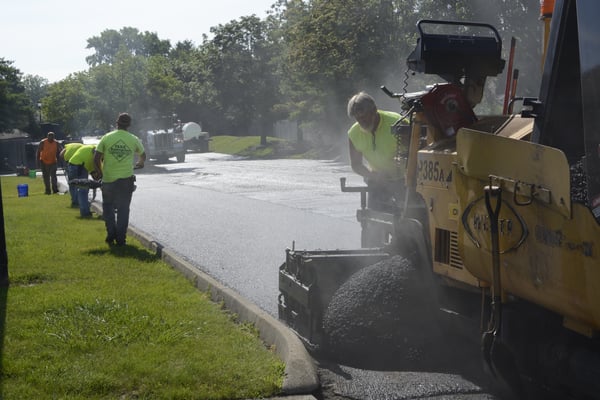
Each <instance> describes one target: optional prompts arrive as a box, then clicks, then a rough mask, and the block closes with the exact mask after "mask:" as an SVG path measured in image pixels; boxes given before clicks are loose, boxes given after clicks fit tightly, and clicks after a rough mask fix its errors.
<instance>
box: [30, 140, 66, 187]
mask: <svg viewBox="0 0 600 400" xmlns="http://www.w3.org/2000/svg"><path fill="white" fill-rule="evenodd" d="M61 151H62V148H61V146H60V144H59V143H58V142H57V141H56V140H54V132H48V135H47V137H46V138H45V139H42V141H40V144H39V145H38V148H37V151H36V153H35V159H36V164H37V166H38V168H41V170H42V177H43V178H44V186H45V187H46V191H45V193H46V194H52V193H58V180H57V179H56V169H57V162H58V154H59V153H60V152H61Z"/></svg>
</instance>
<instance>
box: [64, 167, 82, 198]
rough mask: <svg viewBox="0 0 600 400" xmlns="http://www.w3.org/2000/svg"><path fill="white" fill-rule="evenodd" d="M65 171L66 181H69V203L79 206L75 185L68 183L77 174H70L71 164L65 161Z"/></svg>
mask: <svg viewBox="0 0 600 400" xmlns="http://www.w3.org/2000/svg"><path fill="white" fill-rule="evenodd" d="M65 172H66V173H67V182H69V194H70V195H71V205H72V206H79V200H78V199H77V186H75V185H71V183H70V181H71V179H76V178H77V176H75V175H73V176H71V174H72V171H71V164H69V163H67V169H66V171H65Z"/></svg>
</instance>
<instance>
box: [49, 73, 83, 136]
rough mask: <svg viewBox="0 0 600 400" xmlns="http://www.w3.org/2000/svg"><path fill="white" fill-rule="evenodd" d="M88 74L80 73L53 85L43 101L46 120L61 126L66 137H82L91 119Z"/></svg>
mask: <svg viewBox="0 0 600 400" xmlns="http://www.w3.org/2000/svg"><path fill="white" fill-rule="evenodd" d="M86 81H87V74H86V73H83V72H80V73H76V74H71V75H69V76H68V77H67V78H65V79H63V80H61V81H59V82H56V83H53V84H51V85H50V86H49V87H48V92H47V96H46V97H45V98H44V101H43V103H42V104H43V110H44V116H45V118H46V120H48V121H52V122H54V123H58V124H60V126H61V128H62V130H63V132H64V133H65V134H66V135H71V136H80V134H81V133H82V131H84V130H85V129H86V127H87V125H88V122H89V121H90V119H91V113H90V111H89V110H90V109H89V107H88V104H89V100H88V98H89V92H88V90H86Z"/></svg>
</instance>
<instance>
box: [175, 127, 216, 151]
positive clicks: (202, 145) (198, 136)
mask: <svg viewBox="0 0 600 400" xmlns="http://www.w3.org/2000/svg"><path fill="white" fill-rule="evenodd" d="M177 130H179V131H180V132H181V133H182V134H183V141H184V145H185V150H186V151H188V152H198V153H206V152H208V151H209V148H208V144H209V143H210V135H209V134H208V132H203V131H202V126H201V125H200V124H198V123H196V122H186V123H181V122H178V124H177Z"/></svg>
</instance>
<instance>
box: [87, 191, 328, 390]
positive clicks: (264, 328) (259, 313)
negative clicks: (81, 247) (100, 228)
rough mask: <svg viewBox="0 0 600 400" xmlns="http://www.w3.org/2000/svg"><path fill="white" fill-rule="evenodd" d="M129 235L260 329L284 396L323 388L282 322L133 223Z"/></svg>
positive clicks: (99, 209)
mask: <svg viewBox="0 0 600 400" xmlns="http://www.w3.org/2000/svg"><path fill="white" fill-rule="evenodd" d="M92 207H93V209H94V211H95V212H96V213H97V214H98V215H102V207H101V205H99V204H98V202H94V203H92ZM128 234H129V235H130V236H132V237H135V238H136V239H137V240H139V241H140V243H141V244H142V245H143V246H144V247H146V248H147V249H149V250H151V251H153V252H155V253H156V255H157V256H159V257H160V258H161V259H162V260H163V261H164V262H165V263H167V264H169V265H170V266H171V267H172V268H174V269H175V270H177V271H179V272H180V273H181V274H183V275H184V276H185V277H186V278H187V279H189V280H190V281H191V282H193V283H194V286H195V287H196V288H197V289H199V290H201V291H203V292H206V293H209V294H210V297H211V300H212V301H214V302H216V303H222V304H223V306H224V307H225V308H226V309H227V310H229V311H230V312H232V313H235V314H236V315H237V317H238V319H239V320H240V321H243V322H249V323H252V324H253V325H254V326H255V327H256V329H257V330H258V332H259V336H260V338H261V340H262V341H263V342H264V343H266V344H267V345H269V346H273V347H274V350H275V353H276V354H277V355H278V357H279V358H280V359H281V360H282V361H283V362H284V363H285V376H284V380H283V384H282V393H281V394H282V395H310V394H311V393H314V392H315V390H316V389H318V388H319V378H318V374H317V368H316V365H315V363H314V361H313V359H312V357H311V356H310V355H309V354H308V351H307V350H306V348H305V347H304V345H303V344H302V342H301V341H300V339H299V338H298V336H296V334H295V333H294V332H292V331H291V330H290V329H289V328H288V327H287V326H285V325H284V324H283V323H282V322H281V321H279V320H277V319H276V318H274V317H273V316H271V315H270V314H268V313H267V312H265V311H264V310H262V309H261V308H260V307H258V306H256V305H255V304H254V303H252V302H250V301H248V300H247V299H245V298H244V297H243V296H241V295H240V294H238V293H237V292H235V291H234V290H233V289H231V288H228V287H227V286H225V285H224V284H222V283H221V282H219V281H217V280H216V279H214V278H213V277H211V276H210V275H208V274H207V273H205V272H204V271H202V270H201V269H200V268H199V267H197V266H195V265H193V264H192V263H190V262H188V261H187V260H185V259H183V258H182V257H180V256H179V255H178V254H177V253H176V252H175V251H174V250H171V249H169V248H167V247H165V246H163V245H162V244H161V243H160V242H158V241H157V240H155V239H154V238H152V237H151V236H150V235H149V234H147V233H145V232H142V231H141V230H139V229H137V228H135V227H134V226H132V225H131V224H130V226H129V228H128ZM307 398H308V399H310V398H314V397H312V396H309V397H307Z"/></svg>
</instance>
